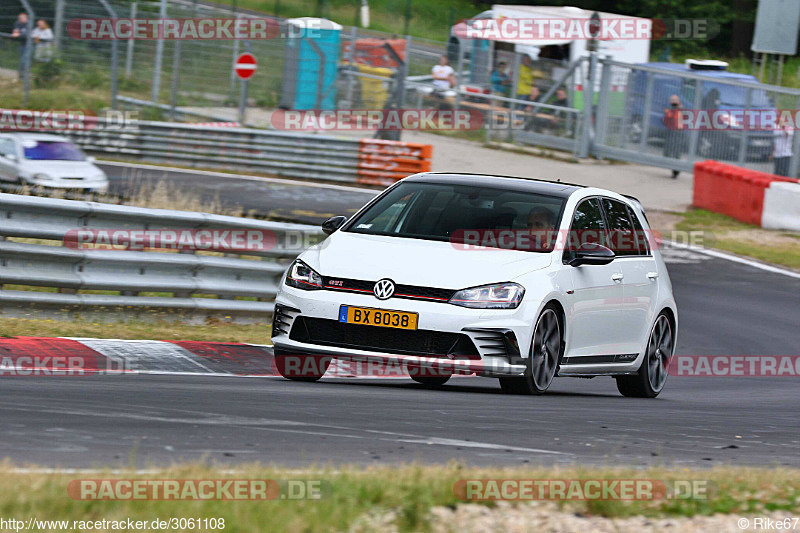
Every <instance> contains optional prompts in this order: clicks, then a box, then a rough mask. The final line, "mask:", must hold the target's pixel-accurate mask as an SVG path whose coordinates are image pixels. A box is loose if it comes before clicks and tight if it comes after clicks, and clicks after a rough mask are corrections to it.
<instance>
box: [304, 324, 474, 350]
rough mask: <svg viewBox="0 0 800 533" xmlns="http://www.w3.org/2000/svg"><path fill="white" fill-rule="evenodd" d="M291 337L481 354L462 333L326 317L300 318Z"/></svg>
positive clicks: (343, 344) (314, 341)
mask: <svg viewBox="0 0 800 533" xmlns="http://www.w3.org/2000/svg"><path fill="white" fill-rule="evenodd" d="M289 338H290V339H291V340H293V341H298V342H304V343H309V344H320V345H323V346H336V347H340V348H353V349H358V350H367V351H379V352H383V353H392V354H402V355H428V356H440V357H441V356H445V355H451V356H462V357H463V356H467V357H475V358H478V357H479V356H478V351H477V349H476V348H475V345H474V344H473V343H472V340H471V339H470V338H469V337H468V336H467V335H464V334H461V333H448V332H442V331H431V330H424V329H417V330H402V329H395V328H382V327H377V326H363V325H360V324H346V323H343V322H338V321H336V320H328V319H324V318H311V317H303V316H299V317H297V318H296V319H295V321H294V325H293V326H292V332H291V333H290V334H289Z"/></svg>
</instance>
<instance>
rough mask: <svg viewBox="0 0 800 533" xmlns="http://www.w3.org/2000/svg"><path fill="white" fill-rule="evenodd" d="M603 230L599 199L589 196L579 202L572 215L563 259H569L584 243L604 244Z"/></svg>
mask: <svg viewBox="0 0 800 533" xmlns="http://www.w3.org/2000/svg"><path fill="white" fill-rule="evenodd" d="M605 230H606V226H605V222H604V221H603V210H602V209H601V207H600V201H599V200H598V199H597V198H589V199H587V200H584V201H583V202H581V203H580V204H579V205H578V207H577V208H576V209H575V215H573V217H572V225H571V226H570V231H569V234H568V235H567V239H566V243H565V246H564V249H565V251H564V261H569V260H571V259H572V258H573V257H574V253H575V250H577V249H578V248H580V246H581V245H582V244H584V243H587V242H591V243H597V244H603V245H605V241H606V235H605V233H606V231H605Z"/></svg>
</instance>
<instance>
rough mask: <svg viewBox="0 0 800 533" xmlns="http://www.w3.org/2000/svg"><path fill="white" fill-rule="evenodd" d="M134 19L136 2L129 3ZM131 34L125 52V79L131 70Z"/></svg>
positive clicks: (129, 75)
mask: <svg viewBox="0 0 800 533" xmlns="http://www.w3.org/2000/svg"><path fill="white" fill-rule="evenodd" d="M135 18H136V2H133V3H131V19H135ZM133 43H134V41H133V32H131V38H130V39H128V48H127V49H126V50H125V78H130V77H131V69H132V68H133Z"/></svg>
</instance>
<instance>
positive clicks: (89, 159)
mask: <svg viewBox="0 0 800 533" xmlns="http://www.w3.org/2000/svg"><path fill="white" fill-rule="evenodd" d="M86 161H88V162H89V163H94V162H95V161H97V158H96V157H94V156H93V155H88V156H86Z"/></svg>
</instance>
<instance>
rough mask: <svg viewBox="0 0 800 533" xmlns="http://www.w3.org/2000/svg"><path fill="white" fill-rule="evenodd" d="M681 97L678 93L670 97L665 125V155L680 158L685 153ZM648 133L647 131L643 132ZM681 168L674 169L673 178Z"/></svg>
mask: <svg viewBox="0 0 800 533" xmlns="http://www.w3.org/2000/svg"><path fill="white" fill-rule="evenodd" d="M681 109H682V106H681V99H680V97H679V96H678V95H677V94H673V95H672V96H670V97H669V107H668V108H666V109H665V110H664V125H665V126H666V127H667V133H666V136H665V137H664V157H672V158H675V159H680V158H681V155H682V154H683V141H684V139H683V124H682V122H681V119H680V114H681ZM642 135H647V132H644V131H643V132H642ZM678 174H680V171H679V170H673V171H672V179H677V178H678Z"/></svg>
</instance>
